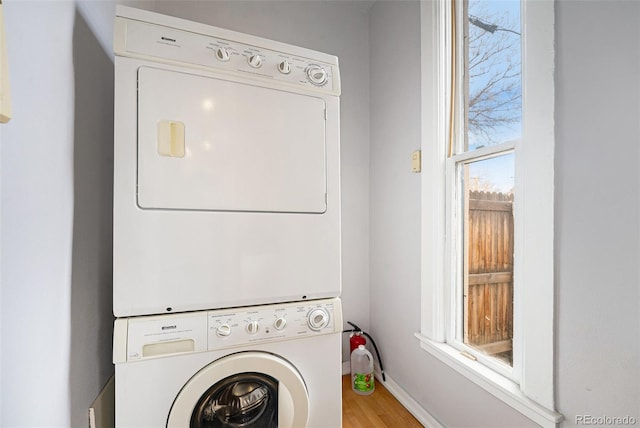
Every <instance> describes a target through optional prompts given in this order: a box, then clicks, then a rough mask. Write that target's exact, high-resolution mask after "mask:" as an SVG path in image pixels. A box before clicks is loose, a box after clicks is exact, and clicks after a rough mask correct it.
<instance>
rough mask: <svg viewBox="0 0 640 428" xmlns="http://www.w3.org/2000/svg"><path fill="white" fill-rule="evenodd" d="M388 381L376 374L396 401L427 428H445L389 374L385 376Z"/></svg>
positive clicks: (377, 378)
mask: <svg viewBox="0 0 640 428" xmlns="http://www.w3.org/2000/svg"><path fill="white" fill-rule="evenodd" d="M384 376H385V378H386V381H383V380H382V376H381V375H380V373H378V372H376V380H377V381H378V382H380V383H381V384H383V385H384V387H385V388H387V390H388V391H389V392H390V393H391V395H393V396H394V397H396V400H398V401H399V402H400V404H402V405H403V406H404V407H405V408H406V409H407V410H408V411H409V413H411V414H412V415H413V416H415V418H416V419H417V420H418V421H419V422H420V423H421V424H422V425H424V426H425V427H427V428H444V427H443V426H442V425H441V424H440V422H438V420H437V419H436V418H434V417H433V416H432V415H431V413H429V412H428V411H427V410H426V409H425V408H424V407H422V406H421V405H420V404H419V403H418V402H417V401H416V400H414V399H413V398H412V397H411V396H410V395H409V394H408V393H407V391H405V390H404V388H402V387H401V386H400V385H398V384H397V383H396V382H395V381H394V380H393V379H392V378H391V377H390V376H389V374H388V373H385V374H384Z"/></svg>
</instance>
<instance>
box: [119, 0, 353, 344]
mask: <svg viewBox="0 0 640 428" xmlns="http://www.w3.org/2000/svg"><path fill="white" fill-rule="evenodd" d="M117 13H118V15H119V16H118V17H117V18H116V28H115V34H114V36H115V37H114V38H115V42H114V45H115V48H114V50H115V53H116V57H115V129H114V134H115V141H114V208H113V209H114V213H113V223H114V225H113V227H114V235H113V293H114V294H113V312H114V315H115V316H117V317H124V316H133V315H149V314H161V313H170V312H184V311H196V310H204V309H215V308H225V307H235V306H243V305H258V304H266V303H276V302H290V301H300V300H310V299H320V298H328V297H336V296H339V295H340V292H341V248H340V122H339V117H340V108H339V103H340V99H339V97H338V95H339V88H340V86H339V73H338V65H337V58H335V57H332V56H330V55H327V54H321V53H317V52H313V51H309V50H306V49H302V48H298V47H295V46H290V45H284V44H281V43H276V42H272V41H268V40H264V39H260V38H257V37H253V36H248V35H244V34H239V33H235V32H230V31H228V30H223V29H219V28H215V27H210V26H206V25H203V24H196V23H190V22H187V21H183V20H178V19H175V18H171V17H166V16H163V15H158V14H154V13H151V12H146V11H138V10H135V9H131V8H126V7H118V8H117ZM127 16H129V17H130V18H128V17H127ZM143 21H150V22H155V23H156V24H157V25H154V26H153V31H148V30H147V27H148V24H147V23H146V22H143ZM177 28H181V29H182V30H177ZM185 35H188V37H187V36H185ZM223 43H224V46H226V48H228V50H229V52H231V54H230V57H229V59H228V60H227V61H224V60H222V59H219V57H218V56H217V52H218V51H217V50H216V49H213V48H214V47H219V46H223ZM132 46H134V47H135V51H131V50H128V49H129V47H132ZM269 48H271V49H273V50H271V49H269ZM145 52H147V53H146V54H145ZM255 55H261V58H262V63H261V66H260V67H259V68H254V67H253V66H252V65H251V64H249V63H248V60H249V59H250V58H252V57H253V56H255ZM189 61H193V62H189ZM283 61H286V62H287V63H288V64H289V65H290V66H291V69H290V72H289V74H284V73H282V72H281V71H280V68H279V67H280V66H281V65H282V63H283ZM318 67H321V68H322V69H323V70H325V71H326V73H327V74H326V81H325V83H323V84H319V85H318V84H316V83H313V81H312V80H311V78H313V79H317V78H318V76H316V74H313V73H311V76H309V71H310V70H317V69H318ZM314 73H315V71H314ZM320 74H321V73H320ZM320 77H321V76H320ZM138 80H140V82H138ZM138 85H140V88H139V87H138ZM139 89H140V91H141V92H140V95H139V94H138V90H139ZM138 102H140V103H141V105H140V106H138ZM174 103H175V104H176V105H173V104H174ZM138 115H140V117H139V116H138ZM209 117H212V119H211V120H209V119H208V118H209ZM231 133H233V134H234V137H233V138H232V137H230V136H229V134H231ZM232 140H233V141H232ZM206 143H208V144H206ZM185 345H186V344H185Z"/></svg>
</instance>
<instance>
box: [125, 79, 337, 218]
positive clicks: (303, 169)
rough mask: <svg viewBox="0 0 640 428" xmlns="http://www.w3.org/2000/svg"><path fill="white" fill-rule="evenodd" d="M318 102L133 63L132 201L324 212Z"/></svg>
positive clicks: (323, 163) (323, 158) (158, 206)
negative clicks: (135, 158) (135, 90)
mask: <svg viewBox="0 0 640 428" xmlns="http://www.w3.org/2000/svg"><path fill="white" fill-rule="evenodd" d="M325 109H326V106H325V102H324V100H323V99H322V98H319V97H314V96H309V95H302V94H299V93H294V92H287V91H282V90H276V89H271V88H266V87H259V86H254V85H250V84H246V83H240V82H234V81H230V80H222V79H215V78H211V77H204V76H198V75H193V74H187V73H180V72H171V71H167V70H159V69H155V68H151V67H141V68H140V69H139V70H138V183H137V190H138V205H139V206H140V207H141V208H146V209H160V210H165V209H167V210H204V211H252V212H293V213H323V212H325V211H326V208H327V207H326V192H327V190H326V181H327V179H326V147H325V144H326V143H325V121H326V118H325Z"/></svg>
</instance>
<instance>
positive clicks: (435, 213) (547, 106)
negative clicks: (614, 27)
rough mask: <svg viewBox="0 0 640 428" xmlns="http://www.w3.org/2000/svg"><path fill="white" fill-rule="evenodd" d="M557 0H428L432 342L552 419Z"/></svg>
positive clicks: (428, 325)
mask: <svg viewBox="0 0 640 428" xmlns="http://www.w3.org/2000/svg"><path fill="white" fill-rule="evenodd" d="M553 22H554V8H553V1H552V0H542V1H535V2H528V1H526V2H525V1H518V0H510V1H493V0H456V1H447V0H434V1H424V2H423V3H422V38H423V40H422V42H423V43H422V50H423V51H422V65H423V85H422V87H423V89H422V91H423V92H422V97H423V106H422V117H423V143H422V146H423V147H422V151H423V156H422V158H423V168H422V170H423V176H422V189H423V190H422V192H423V195H422V199H423V203H422V207H423V232H422V233H423V246H422V247H423V251H422V268H423V269H422V272H423V273H422V282H423V303H422V307H423V317H422V328H421V332H420V333H419V334H417V337H418V338H419V339H420V343H421V346H422V348H423V349H425V350H426V351H428V352H430V353H431V354H433V355H434V356H436V357H437V358H439V359H441V360H442V361H443V362H445V363H446V364H448V365H450V366H451V367H453V368H455V369H456V370H458V372H459V373H461V374H463V375H464V376H466V377H468V378H469V379H470V380H472V381H474V382H476V383H477V384H479V385H480V386H482V387H483V388H485V389H487V390H488V391H489V392H490V393H492V394H493V395H495V396H496V397H498V398H500V399H502V400H503V401H505V402H506V403H507V404H509V405H511V406H512V407H514V408H516V409H517V410H519V411H521V412H522V413H523V414H525V416H527V417H529V418H531V419H532V420H534V421H535V422H537V423H539V424H541V425H543V426H555V424H556V423H557V422H558V421H559V420H560V419H561V415H559V414H557V413H556V412H555V411H554V397H553V155H554V139H553V132H554V125H553V107H554V104H553V103H554V98H553V95H554V88H553V55H554V53H553Z"/></svg>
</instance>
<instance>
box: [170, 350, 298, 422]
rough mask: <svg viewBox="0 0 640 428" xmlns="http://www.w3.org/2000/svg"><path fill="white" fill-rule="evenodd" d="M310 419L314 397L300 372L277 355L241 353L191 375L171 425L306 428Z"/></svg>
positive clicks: (176, 404)
mask: <svg viewBox="0 0 640 428" xmlns="http://www.w3.org/2000/svg"><path fill="white" fill-rule="evenodd" d="M308 419H309V396H308V394H307V388H306V385H305V383H304V380H303V379H302V376H301V375H300V373H299V372H298V370H297V369H296V368H295V367H294V366H292V365H291V364H290V363H289V362H288V361H286V360H284V359H282V358H279V357H277V356H275V355H273V354H268V353H264V352H241V353H238V354H233V355H229V356H227V357H224V358H221V359H219V360H217V361H214V362H213V363H211V364H209V365H208V366H206V367H204V368H203V369H202V370H200V371H199V372H198V373H196V374H195V375H194V376H193V377H192V378H191V379H189V381H188V382H187V383H186V384H185V386H184V387H183V388H182V390H181V391H180V393H179V394H178V396H177V397H176V399H175V401H174V402H173V405H172V406H171V410H170V411H169V417H168V420H167V428H185V427H189V428H213V427H215V428H227V427H229V428H230V427H234V428H235V427H253V428H258V427H260V428H278V427H304V426H306V425H307V422H308Z"/></svg>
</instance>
